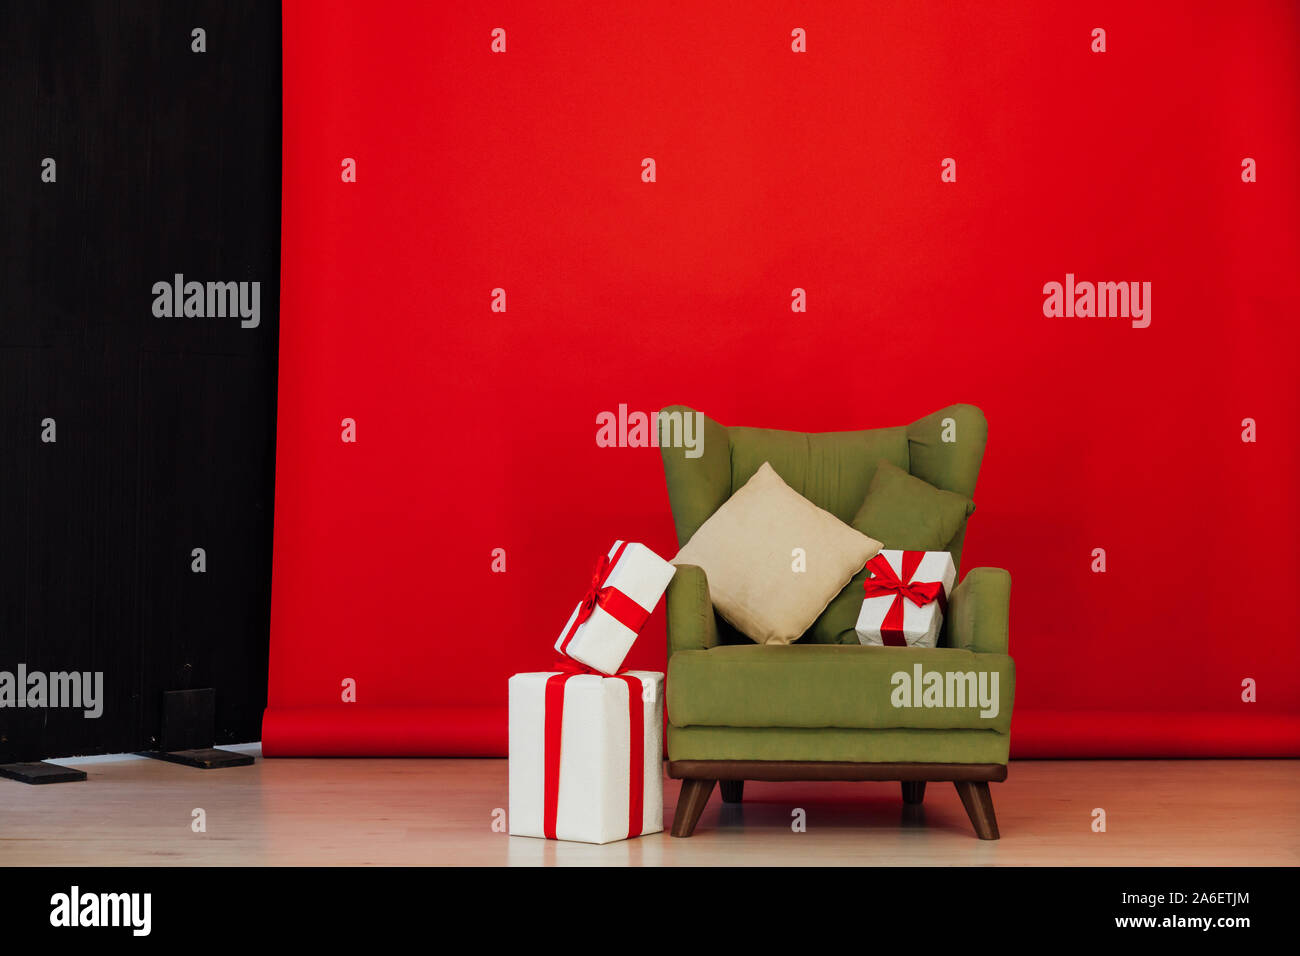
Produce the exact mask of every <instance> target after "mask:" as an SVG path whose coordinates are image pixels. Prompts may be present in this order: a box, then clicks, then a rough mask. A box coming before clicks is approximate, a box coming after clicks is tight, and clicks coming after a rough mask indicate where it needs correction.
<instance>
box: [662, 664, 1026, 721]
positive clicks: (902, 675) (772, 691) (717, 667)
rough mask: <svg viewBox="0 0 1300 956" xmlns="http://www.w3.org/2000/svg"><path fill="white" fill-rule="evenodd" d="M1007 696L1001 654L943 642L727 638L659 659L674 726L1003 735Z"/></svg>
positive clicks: (1009, 677) (1010, 693)
mask: <svg viewBox="0 0 1300 956" xmlns="http://www.w3.org/2000/svg"><path fill="white" fill-rule="evenodd" d="M918 675H919V677H920V680H919V686H918V680H917V678H918ZM930 675H938V676H937V677H935V676H930ZM1014 694H1015V663H1014V662H1013V661H1012V659H1011V658H1010V657H1009V656H1007V655H1006V654H983V653H980V654H977V653H974V652H972V651H967V650H961V649H957V648H947V647H940V648H913V647H864V646H862V645H847V644H789V645H777V644H763V645H757V644H730V645H719V646H717V647H712V648H709V649H708V650H681V651H677V652H676V653H674V654H673V655H672V657H671V658H670V659H669V662H668V693H667V700H668V722H669V724H670V725H672V726H674V727H681V728H685V727H783V728H819V727H837V728H845V729H917V730H992V731H997V732H999V733H1004V734H1005V733H1007V732H1008V731H1009V730H1010V727H1011V703H1012V700H1013V698H1014ZM896 705H901V706H896Z"/></svg>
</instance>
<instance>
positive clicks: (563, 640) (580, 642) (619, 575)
mask: <svg viewBox="0 0 1300 956" xmlns="http://www.w3.org/2000/svg"><path fill="white" fill-rule="evenodd" d="M676 570H677V569H676V568H675V567H674V566H673V565H671V564H669V563H668V562H667V561H665V560H664V559H663V558H661V557H659V555H657V554H655V553H654V552H653V551H651V550H650V549H649V548H647V547H646V546H645V545H644V544H638V543H637V542H635V541H615V542H614V547H612V548H610V549H609V553H608V554H606V555H605V556H604V557H603V558H601V559H600V561H599V563H598V564H597V565H596V570H595V572H594V573H593V574H592V579H591V586H590V587H589V588H588V589H587V593H586V595H585V596H584V597H583V599H582V600H581V601H580V602H578V606H577V607H576V608H574V611H573V613H572V614H570V615H569V620H568V621H567V622H566V623H565V625H564V630H563V631H561V632H560V637H559V640H557V641H556V642H555V649H556V650H557V651H559V652H560V653H561V654H564V655H566V656H568V657H571V658H573V659H574V660H575V661H578V662H579V663H582V664H586V665H587V666H588V667H591V668H594V669H595V670H598V671H600V672H601V673H603V674H615V673H618V669H619V668H620V667H622V666H623V660H624V659H625V658H626V657H627V652H628V651H630V650H631V649H632V644H633V643H634V642H635V641H636V638H637V635H638V634H640V633H641V628H642V627H644V626H645V622H646V620H647V619H648V618H649V617H650V612H651V611H653V610H654V609H655V605H656V604H658V603H659V599H660V598H661V597H663V593H664V590H665V589H666V588H667V587H668V582H669V581H670V580H672V576H673V574H674V572H676Z"/></svg>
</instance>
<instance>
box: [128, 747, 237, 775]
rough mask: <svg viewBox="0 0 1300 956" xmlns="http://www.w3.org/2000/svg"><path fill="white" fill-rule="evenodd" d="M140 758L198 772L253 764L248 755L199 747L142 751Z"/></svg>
mask: <svg viewBox="0 0 1300 956" xmlns="http://www.w3.org/2000/svg"><path fill="white" fill-rule="evenodd" d="M139 755H140V756H141V757H152V758H153V759H154V760H166V761H167V762H168V763H179V764H184V765H185V766H187V767H198V768H199V769H200V770H220V769H222V768H223V767H247V766H249V765H250V764H251V763H252V762H253V758H252V757H250V756H249V755H248V754H237V753H235V752H234V751H233V750H218V749H216V748H215V747H199V748H197V749H195V750H142V751H140V754H139Z"/></svg>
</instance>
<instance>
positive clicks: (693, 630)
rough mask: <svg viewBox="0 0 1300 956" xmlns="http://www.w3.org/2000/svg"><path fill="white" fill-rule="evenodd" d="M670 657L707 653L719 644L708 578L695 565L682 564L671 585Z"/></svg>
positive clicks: (668, 599) (669, 588) (669, 614)
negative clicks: (692, 651) (684, 652)
mask: <svg viewBox="0 0 1300 956" xmlns="http://www.w3.org/2000/svg"><path fill="white" fill-rule="evenodd" d="M667 601H668V656H669V657H672V656H673V652H674V651H690V650H699V651H703V650H707V649H708V648H710V647H716V646H717V644H718V622H717V619H716V618H714V616H713V601H712V600H710V599H709V579H708V578H707V577H705V574H704V569H703V568H701V567H700V566H698V565H695V564H680V565H678V566H677V573H676V574H674V575H673V578H672V580H671V581H669V582H668V591H667Z"/></svg>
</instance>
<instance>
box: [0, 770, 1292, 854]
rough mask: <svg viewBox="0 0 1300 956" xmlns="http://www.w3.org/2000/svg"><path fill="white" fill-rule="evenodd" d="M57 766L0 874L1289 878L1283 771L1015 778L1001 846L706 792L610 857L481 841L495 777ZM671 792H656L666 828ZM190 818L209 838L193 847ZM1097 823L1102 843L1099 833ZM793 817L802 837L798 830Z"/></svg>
mask: <svg viewBox="0 0 1300 956" xmlns="http://www.w3.org/2000/svg"><path fill="white" fill-rule="evenodd" d="M233 749H244V750H247V751H249V752H252V753H255V754H260V751H259V750H258V748H257V747H256V746H255V745H254V746H250V747H248V748H233ZM59 762H60V763H65V764H68V765H70V766H77V767H80V768H81V769H83V770H85V771H86V772H87V773H88V774H89V780H88V781H87V782H85V783H70V784H51V785H47V786H40V787H33V786H27V785H25V784H21V783H17V782H15V781H11V780H4V779H0V865H31V864H37V865H39V864H56V865H77V866H86V865H169V864H203V865H236V864H252V865H263V864H266V865H281V864H305V865H334V864H344V865H367V864H385V865H405V864H414V865H428V864H460V865H478V864H483V865H512V864H514V865H537V864H557V865H573V864H576V865H587V864H597V865H649V866H660V865H755V864H759V865H763V864H768V865H771V864H776V865H818V866H825V865H832V866H833V865H913V864H920V865H926V864H939V865H953V864H956V865H965V864H980V865H989V864H992V865H1006V864H1047V865H1076V864H1083V865H1103V866H1127V865H1143V864H1151V865H1197V866H1204V865H1270V866H1277V865H1282V866H1295V865H1298V864H1300V761H1293V760H1201V761H1197V760H1186V761H1174V760H1153V761H1146V760H1124V761H1121V760H1116V761H1020V762H1015V763H1013V764H1012V765H1011V769H1010V774H1009V776H1008V779H1007V781H1006V782H1005V783H1001V784H993V785H992V792H993V801H994V806H995V807H996V810H997V816H998V823H999V825H1000V827H1001V831H1002V839H1001V840H999V841H997V842H986V841H981V840H977V839H975V837H974V835H973V833H972V831H971V827H970V823H969V822H968V821H967V819H966V815H965V813H964V812H963V811H962V807H961V802H960V801H959V799H958V797H957V794H956V792H955V790H954V789H953V787H952V785H951V784H938V783H931V784H930V785H929V787H928V788H927V790H926V794H925V803H924V804H923V806H922V807H921V808H919V810H920V812H919V813H918V812H915V811H914V808H908V809H905V808H904V805H903V803H902V799H901V795H900V792H899V786H898V784H897V783H888V784H886V783H754V782H750V783H748V784H746V787H745V802H744V804H742V805H740V806H723V805H722V803H721V798H720V796H719V794H718V792H717V791H716V790H715V791H714V794H713V796H712V798H711V799H710V802H709V806H708V808H707V809H706V810H705V812H704V816H703V818H702V819H701V820H700V824H699V827H698V829H697V830H696V833H695V836H693V837H691V838H689V839H685V840H682V839H673V838H671V837H669V836H668V834H667V833H659V834H654V835H652V836H647V837H642V838H640V839H636V840H630V841H624V842H621V843H613V844H609V845H606V846H587V845H584V844H578V843H556V842H552V841H547V840H534V839H528V838H523V837H511V836H508V835H506V834H503V833H499V832H493V829H492V821H493V811H494V810H496V809H497V808H501V810H502V811H504V810H505V808H506V807H507V798H506V785H507V773H506V761H505V760H434V759H428V760H351V759H322V760H307V759H284V760H263V759H261V758H260V756H259V759H258V760H257V762H256V763H255V764H254V765H253V766H251V767H242V768H232V769H227V770H210V771H202V770H193V769H191V768H188V767H183V766H178V765H174V764H167V763H161V762H158V761H152V760H147V759H144V758H138V757H125V756H123V757H112V758H90V759H83V760H65V761H59ZM678 786H679V784H678V782H677V781H675V780H666V781H665V790H664V803H665V810H664V813H665V821H664V822H665V824H668V823H669V822H671V819H672V811H673V807H674V805H675V804H676V801H677V789H678ZM198 807H201V808H202V809H203V810H204V811H206V815H207V832H206V833H194V832H193V831H192V830H191V820H192V811H193V810H194V809H195V808H198ZM1096 807H1101V808H1103V809H1105V811H1106V815H1107V830H1106V832H1105V833H1094V832H1093V831H1092V829H1091V824H1092V811H1093V809H1094V808H1096ZM795 808H802V809H803V810H805V811H806V814H807V832H804V833H795V832H792V830H791V820H792V816H791V814H792V811H793V810H794V809H795Z"/></svg>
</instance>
